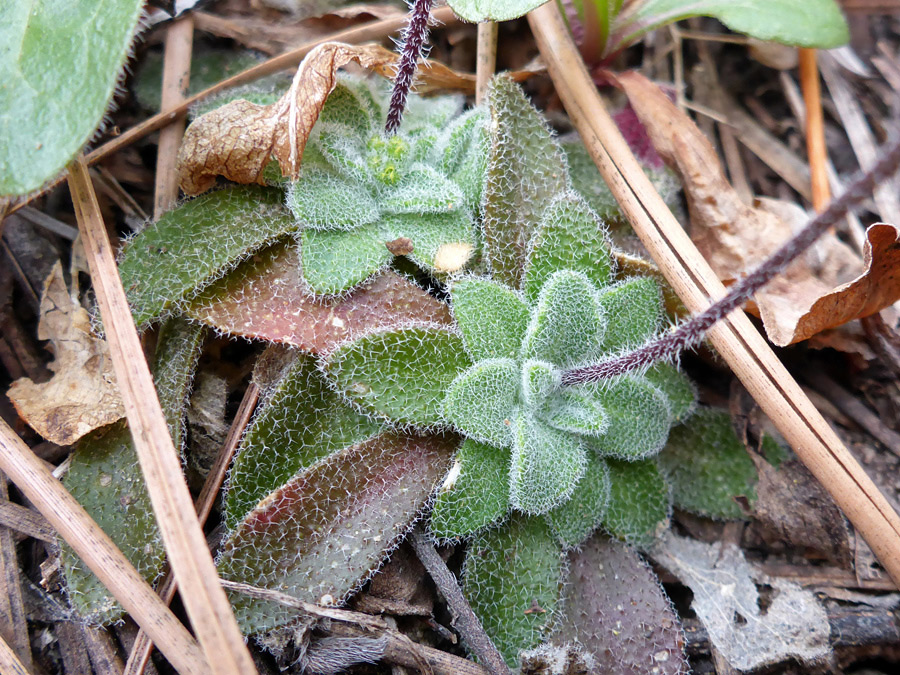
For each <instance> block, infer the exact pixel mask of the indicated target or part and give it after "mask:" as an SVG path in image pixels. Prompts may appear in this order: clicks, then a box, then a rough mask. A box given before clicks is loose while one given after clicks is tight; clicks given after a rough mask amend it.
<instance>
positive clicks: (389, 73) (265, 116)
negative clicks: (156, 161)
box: [178, 42, 475, 195]
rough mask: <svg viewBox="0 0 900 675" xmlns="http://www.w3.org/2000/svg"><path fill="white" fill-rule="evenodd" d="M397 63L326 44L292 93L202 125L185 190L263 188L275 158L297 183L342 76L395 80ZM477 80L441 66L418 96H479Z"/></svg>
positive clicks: (182, 173) (186, 155)
mask: <svg viewBox="0 0 900 675" xmlns="http://www.w3.org/2000/svg"><path fill="white" fill-rule="evenodd" d="M397 59H398V57H397V55H396V54H395V53H394V52H392V51H390V50H388V49H385V48H384V47H382V46H380V45H372V44H370V45H348V44H344V43H342V42H326V43H324V44H322V45H319V46H318V47H316V48H315V49H313V50H312V51H310V52H309V54H307V55H306V58H305V59H303V62H302V63H301V64H300V67H299V68H298V69H297V73H296V74H295V75H294V80H293V82H292V83H291V87H290V89H289V90H288V91H287V92H285V94H284V96H282V97H281V98H280V99H279V100H278V101H276V102H275V103H273V104H271V105H259V104H255V103H251V102H249V101H245V100H238V101H232V102H230V103H227V104H225V105H223V106H221V107H220V108H216V109H215V110H212V111H210V112H208V113H207V114H205V115H202V116H201V117H199V118H197V119H196V120H195V121H194V122H193V123H192V124H191V126H190V127H188V129H187V131H186V132H185V135H184V140H183V141H182V145H181V150H180V151H179V153H178V172H179V180H180V183H181V189H182V190H184V192H185V194H187V195H196V194H200V193H201V192H205V191H206V190H209V189H210V188H211V187H212V186H213V185H214V184H215V180H216V176H224V177H225V178H227V179H229V180H232V181H235V182H236V183H260V184H262V183H263V178H262V177H263V171H264V170H265V168H266V165H267V164H268V163H269V160H270V158H275V159H276V160H278V164H279V165H280V166H281V172H282V174H283V175H285V176H291V178H292V179H293V180H296V179H297V176H298V172H299V170H300V162H301V160H302V157H303V150H304V148H305V147H306V141H307V139H308V138H309V134H310V132H311V131H312V128H313V126H314V125H315V123H316V120H317V119H318V118H319V113H320V112H321V111H322V107H323V106H324V105H325V100H326V99H327V98H328V95H329V94H330V93H331V92H332V90H333V89H334V87H335V85H336V84H337V71H338V69H340V68H342V67H343V66H346V65H347V64H348V63H351V62H356V63H358V64H359V65H360V66H362V67H363V68H366V69H368V70H371V71H373V72H375V73H378V74H379V75H383V76H385V77H393V74H394V66H395V64H396V62H397ZM474 86H475V82H474V76H472V75H464V74H460V73H457V72H455V71H454V70H452V69H450V68H448V67H447V66H444V65H442V64H439V63H436V62H428V63H427V67H422V68H420V69H419V78H418V80H417V87H416V88H417V91H420V92H427V91H431V90H435V89H457V90H463V91H468V90H473V89H474Z"/></svg>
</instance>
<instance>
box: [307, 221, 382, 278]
mask: <svg viewBox="0 0 900 675" xmlns="http://www.w3.org/2000/svg"><path fill="white" fill-rule="evenodd" d="M381 229H382V228H381V226H380V224H378V223H372V224H370V225H363V226H362V227H357V228H355V229H353V230H348V231H343V230H332V231H317V230H312V229H307V230H303V232H302V233H301V235H300V241H301V244H300V257H301V261H302V263H301V264H302V266H303V279H304V281H305V282H306V283H307V284H308V285H309V287H310V289H312V291H313V292H315V293H316V294H317V295H337V294H339V293H343V292H344V291H347V290H349V289H351V288H353V287H354V286H358V285H359V284H361V283H362V282H363V281H365V280H366V279H368V278H369V277H371V276H373V275H374V274H376V273H377V272H379V271H381V270H383V269H385V268H386V267H387V266H388V265H389V264H390V262H391V259H392V258H393V257H394V256H393V254H392V253H391V252H390V251H389V250H388V249H387V247H386V246H385V244H384V242H385V240H384V237H383V236H382V232H381Z"/></svg>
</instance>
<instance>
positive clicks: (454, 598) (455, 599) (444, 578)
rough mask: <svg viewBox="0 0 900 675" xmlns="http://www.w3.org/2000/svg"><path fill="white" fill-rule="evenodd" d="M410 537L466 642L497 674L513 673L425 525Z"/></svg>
mask: <svg viewBox="0 0 900 675" xmlns="http://www.w3.org/2000/svg"><path fill="white" fill-rule="evenodd" d="M409 540H410V543H411V544H412V547H413V549H415V551H416V555H417V556H418V557H419V560H421V561H422V564H423V565H424V566H425V569H426V570H428V574H429V575H431V578H432V579H433V580H434V583H435V585H436V586H437V588H438V590H439V591H440V592H441V595H443V596H444V599H445V600H446V601H447V604H448V605H449V606H450V611H451V613H452V614H453V622H454V625H455V626H456V629H457V630H458V631H459V634H460V635H461V636H462V639H463V642H465V643H466V645H467V646H468V647H469V649H471V650H472V652H473V653H474V654H475V656H477V657H478V659H479V660H480V661H481V662H482V663H484V665H485V666H486V667H487V669H488V670H490V671H491V673H492V674H493V675H509V672H510V671H509V667H508V666H507V665H506V662H505V661H504V660H503V657H502V656H500V652H499V651H497V647H496V646H495V645H494V643H493V642H492V641H491V638H490V637H488V634H487V633H485V632H484V627H483V626H482V625H481V621H480V620H479V619H478V617H477V616H476V615H475V612H473V611H472V608H471V607H470V606H469V603H468V602H467V601H466V598H465V596H464V595H463V594H462V590H461V589H460V587H459V584H458V583H457V582H456V577H455V576H453V572H451V571H450V569H449V568H448V567H447V563H445V562H444V560H443V559H442V558H441V556H439V555H438V553H437V551H435V550H434V546H432V544H431V542H430V541H428V539H427V537H426V535H425V533H424V532H423V531H422V528H421V527H416V529H415V530H413V531H412V532H411V533H410V536H409Z"/></svg>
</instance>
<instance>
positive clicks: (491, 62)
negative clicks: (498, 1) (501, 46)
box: [475, 21, 497, 105]
mask: <svg viewBox="0 0 900 675" xmlns="http://www.w3.org/2000/svg"><path fill="white" fill-rule="evenodd" d="M496 69H497V22H496V21H482V22H481V23H480V24H478V44H477V48H476V56H475V105H481V102H482V101H483V100H484V95H485V94H486V93H487V87H488V82H490V81H491V78H492V77H493V76H494V71H495V70H496Z"/></svg>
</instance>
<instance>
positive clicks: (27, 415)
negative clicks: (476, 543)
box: [8, 262, 125, 445]
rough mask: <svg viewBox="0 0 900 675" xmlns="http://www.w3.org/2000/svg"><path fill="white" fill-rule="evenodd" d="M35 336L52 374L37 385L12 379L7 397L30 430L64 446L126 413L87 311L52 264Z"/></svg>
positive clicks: (105, 347)
mask: <svg viewBox="0 0 900 675" xmlns="http://www.w3.org/2000/svg"><path fill="white" fill-rule="evenodd" d="M38 339H40V340H49V341H50V344H51V345H52V348H53V353H54V356H55V360H54V361H53V363H51V364H50V366H49V367H50V369H51V370H52V371H53V372H54V373H55V375H54V376H53V377H52V378H51V379H50V380H49V381H48V382H44V383H41V384H37V383H35V382H34V381H32V380H30V379H29V378H27V377H23V378H22V379H20V380H16V381H15V382H13V384H12V386H11V387H10V389H9V392H8V395H9V398H10V399H11V400H12V402H13V405H14V406H15V407H16V411H17V412H18V413H19V415H20V416H21V417H22V419H24V420H25V421H26V422H27V423H28V424H29V425H30V426H31V427H32V428H33V429H34V430H35V431H37V432H38V433H39V434H40V435H41V436H43V437H44V438H46V439H47V440H49V441H52V442H53V443H56V444H57V445H69V444H70V443H74V442H75V441H77V440H78V439H79V438H81V437H82V436H84V435H85V434H87V433H88V432H90V431H93V430H94V429H96V428H98V427H102V426H104V425H106V424H112V423H113V422H115V421H116V420H118V419H120V418H122V417H124V416H125V408H124V406H123V404H122V399H121V398H120V396H119V388H118V385H117V384H116V377H115V374H114V373H113V369H112V360H111V359H110V356H109V347H108V345H107V343H106V341H105V340H100V339H98V338H96V337H94V336H93V335H92V334H91V321H90V317H89V316H88V313H87V311H85V309H84V307H82V306H81V305H80V304H79V303H78V301H77V300H76V299H74V298H73V297H72V296H71V295H70V294H69V289H68V288H67V287H66V282H65V279H64V278H63V273H62V265H61V264H60V263H59V262H57V263H56V265H54V266H53V269H52V270H51V272H50V275H49V276H48V277H47V279H46V280H45V281H44V288H43V293H42V295H41V306H40V320H39V322H38Z"/></svg>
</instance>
